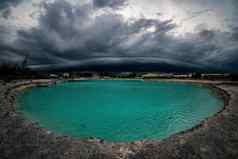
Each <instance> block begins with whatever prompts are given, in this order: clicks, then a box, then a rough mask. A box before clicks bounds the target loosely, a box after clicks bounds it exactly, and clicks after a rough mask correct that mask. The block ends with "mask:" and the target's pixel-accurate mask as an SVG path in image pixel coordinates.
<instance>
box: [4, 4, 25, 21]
mask: <svg viewBox="0 0 238 159" xmlns="http://www.w3.org/2000/svg"><path fill="white" fill-rule="evenodd" d="M22 1H23V0H1V1H0V15H1V16H2V17H3V18H8V17H9V15H10V14H11V8H10V7H15V6H17V5H18V4H19V3H20V2H22Z"/></svg>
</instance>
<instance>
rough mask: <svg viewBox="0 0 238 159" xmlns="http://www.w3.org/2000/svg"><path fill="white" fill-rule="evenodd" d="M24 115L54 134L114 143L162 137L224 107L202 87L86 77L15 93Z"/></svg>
mask: <svg viewBox="0 0 238 159" xmlns="http://www.w3.org/2000/svg"><path fill="white" fill-rule="evenodd" d="M18 102H19V110H20V111H21V112H23V114H24V115H25V117H26V118H28V119H30V120H33V121H37V122H39V124H40V125H41V126H42V127H44V128H47V129H49V130H51V131H53V132H55V133H57V134H62V135H69V136H72V137H75V138H79V139H82V138H83V139H84V138H89V137H97V138H101V139H104V140H107V141H113V142H131V141H137V140H144V139H164V138H166V137H168V136H170V135H172V134H175V133H177V132H180V131H183V130H186V129H189V128H192V127H194V126H195V125H197V124H199V123H200V122H201V121H202V120H204V119H205V118H207V117H210V116H212V115H214V114H215V113H216V112H218V111H220V110H221V109H222V107H223V101H222V100H220V99H219V98H217V97H216V96H215V95H214V94H213V92H212V91H211V90H210V89H208V88H206V87H203V86H198V85H191V84H183V83H172V82H171V83H169V82H144V81H113V80H112V81H111V80H107V81H100V80H86V81H80V82H71V83H62V84H58V85H54V86H51V87H47V88H40V87H35V88H32V89H28V90H26V91H24V92H23V93H22V95H20V96H19V98H18Z"/></svg>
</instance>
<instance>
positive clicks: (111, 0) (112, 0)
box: [93, 0, 127, 8]
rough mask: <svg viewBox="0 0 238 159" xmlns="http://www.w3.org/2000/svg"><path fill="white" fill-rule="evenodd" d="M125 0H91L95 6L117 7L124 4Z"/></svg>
mask: <svg viewBox="0 0 238 159" xmlns="http://www.w3.org/2000/svg"><path fill="white" fill-rule="evenodd" d="M126 1H127V0H93V4H94V6H95V7H96V8H105V7H110V8H118V7H121V6H124V5H126Z"/></svg>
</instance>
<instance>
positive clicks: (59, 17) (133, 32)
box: [17, 1, 175, 62]
mask: <svg viewBox="0 0 238 159" xmlns="http://www.w3.org/2000/svg"><path fill="white" fill-rule="evenodd" d="M92 11H93V10H92V9H91V8H90V6H89V5H84V6H80V7H76V6H72V5H71V4H69V3H68V2H66V1H57V2H55V3H53V4H45V12H44V13H42V15H41V16H40V18H39V22H40V24H39V27H38V28H34V29H31V30H30V31H19V32H18V35H19V37H18V38H19V39H18V41H17V45H19V46H21V47H22V48H25V50H26V51H27V52H29V53H34V54H33V55H31V57H33V58H35V57H38V55H40V54H43V55H44V56H46V59H49V58H53V59H55V57H58V58H59V59H66V60H69V61H70V60H84V59H88V58H94V57H99V56H101V57H118V56H119V57H120V56H131V57H133V56H149V55H145V54H144V51H146V49H141V48H138V47H139V45H138V44H139V43H141V44H142V45H147V44H145V42H146V43H148V44H149V43H150V42H149V40H150V39H151V40H152V39H153V38H152V37H153V36H154V35H152V34H151V33H144V32H145V30H146V29H148V28H150V27H152V26H153V27H155V28H156V33H155V34H156V37H157V40H159V39H160V37H161V38H162V37H163V36H166V35H165V33H166V32H168V31H170V30H171V29H173V28H174V27H175V25H174V24H172V21H159V20H152V19H139V20H137V21H135V22H133V23H131V24H128V23H127V22H125V21H124V20H123V18H122V17H121V16H120V15H118V14H112V13H107V12H106V13H103V14H101V15H97V16H96V17H95V18H92V17H91V16H92ZM140 34H141V35H140ZM151 47H153V46H151ZM137 49H138V50H137ZM152 49H153V48H152ZM135 52H138V53H137V55H136V54H134V53H135ZM133 54H134V55H133ZM37 61H38V62H39V60H37ZM52 61H53V60H52ZM47 62H48V61H47Z"/></svg>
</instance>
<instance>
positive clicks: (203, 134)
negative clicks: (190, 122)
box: [0, 80, 238, 159]
mask: <svg viewBox="0 0 238 159" xmlns="http://www.w3.org/2000/svg"><path fill="white" fill-rule="evenodd" d="M54 82H55V81H51V80H36V81H22V82H16V83H7V84H5V85H3V84H0V159H15V158H17V159H38V158H39V159H40V158H42V159H155V158H156V159H157V158H158V159H159V158H161V159H179V158H181V159H191V158H194V159H195V158H198V159H206V158H207V159H218V158H221V159H226V158H227V159H230V158H238V114H237V113H238V106H237V104H238V85H235V84H232V83H230V82H229V83H225V82H210V81H203V82H201V81H200V82H199V81H183V82H191V83H199V84H202V85H206V86H209V87H211V88H212V89H213V90H214V92H216V94H217V95H219V96H220V97H222V98H223V99H224V101H225V107H224V109H223V110H222V111H221V112H219V113H218V114H216V115H215V116H213V117H211V118H208V119H207V120H205V121H203V122H202V123H201V124H200V125H198V126H196V127H194V128H192V129H190V130H187V131H185V132H180V133H178V134H175V135H172V136H171V137H169V138H167V139H165V140H162V141H138V142H133V143H107V142H105V141H103V140H99V139H88V140H74V139H73V138H71V137H67V136H57V135H56V134H54V133H52V132H50V131H49V130H47V129H44V128H40V127H39V125H38V123H33V122H31V121H27V120H25V119H24V117H23V116H22V115H21V114H20V113H18V112H17V111H16V105H15V97H16V96H17V94H18V93H19V92H20V91H22V90H23V89H26V88H28V87H33V86H46V85H48V84H54ZM175 82H176V81H175Z"/></svg>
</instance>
